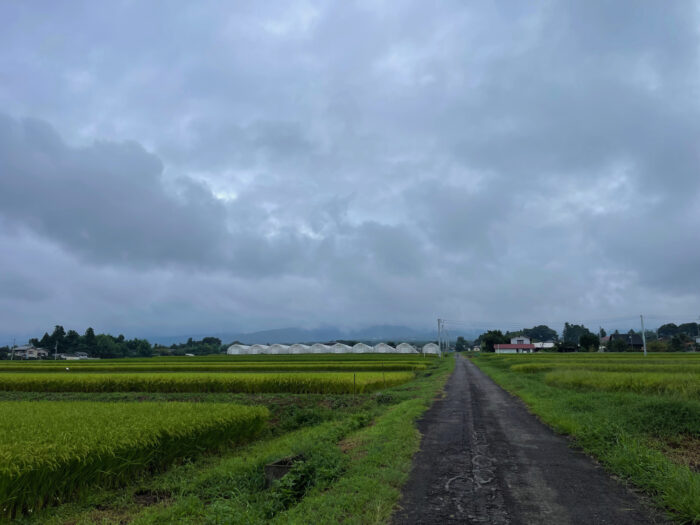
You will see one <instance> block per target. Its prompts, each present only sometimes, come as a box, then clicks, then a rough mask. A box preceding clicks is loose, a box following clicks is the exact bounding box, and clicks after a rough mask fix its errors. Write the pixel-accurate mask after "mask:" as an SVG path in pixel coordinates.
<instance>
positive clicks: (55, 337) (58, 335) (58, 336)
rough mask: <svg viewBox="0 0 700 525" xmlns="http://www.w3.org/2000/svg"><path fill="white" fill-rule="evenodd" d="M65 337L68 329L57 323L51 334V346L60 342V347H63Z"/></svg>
mask: <svg viewBox="0 0 700 525" xmlns="http://www.w3.org/2000/svg"><path fill="white" fill-rule="evenodd" d="M64 337H66V331H65V330H64V329H63V327H62V326H61V325H60V324H57V325H56V326H55V327H54V329H53V333H52V334H51V346H53V345H55V344H56V343H58V344H59V346H60V347H63V338H64Z"/></svg>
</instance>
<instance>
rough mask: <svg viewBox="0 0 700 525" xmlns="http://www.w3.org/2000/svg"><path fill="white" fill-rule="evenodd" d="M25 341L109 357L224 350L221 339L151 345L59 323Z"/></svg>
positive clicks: (6, 353)
mask: <svg viewBox="0 0 700 525" xmlns="http://www.w3.org/2000/svg"><path fill="white" fill-rule="evenodd" d="M29 344H30V345H32V346H34V347H36V348H43V349H45V350H47V351H49V353H50V356H51V357H53V355H54V353H55V352H56V353H59V354H71V355H75V354H78V353H85V354H87V355H88V356H89V357H97V358H100V359H111V358H119V357H151V356H153V355H162V356H166V355H185V354H193V355H206V354H217V353H220V352H222V351H225V349H226V347H225V346H223V345H222V343H221V339H219V338H217V337H204V338H203V339H201V340H199V341H195V340H193V339H192V338H191V337H190V338H189V339H188V340H187V342H186V343H180V344H172V345H170V346H164V345H158V344H156V345H152V344H151V343H150V342H149V341H148V340H147V339H139V338H133V339H127V338H125V337H124V336H123V335H121V334H120V335H118V336H113V335H111V334H95V331H94V330H93V329H92V328H88V329H87V330H85V332H84V333H83V334H79V333H78V332H77V331H75V330H68V331H66V330H65V329H64V328H63V326H61V325H56V326H54V329H53V331H52V332H51V333H50V334H49V333H48V332H45V333H44V335H43V336H42V337H41V338H37V337H33V338H31V339H29ZM11 354H12V348H10V347H9V346H3V347H0V359H7V358H9V357H10V356H11Z"/></svg>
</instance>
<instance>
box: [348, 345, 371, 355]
mask: <svg viewBox="0 0 700 525" xmlns="http://www.w3.org/2000/svg"><path fill="white" fill-rule="evenodd" d="M372 352H374V348H372V347H371V346H369V345H366V344H364V343H357V344H356V345H355V346H353V347H352V353H353V354H371V353H372Z"/></svg>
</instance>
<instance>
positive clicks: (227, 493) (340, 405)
mask: <svg viewBox="0 0 700 525" xmlns="http://www.w3.org/2000/svg"><path fill="white" fill-rule="evenodd" d="M432 364H433V365H434V367H433V368H430V369H428V370H426V371H419V372H418V373H417V374H416V378H415V379H414V380H413V381H410V382H408V383H405V384H403V385H400V386H395V387H393V388H387V389H386V390H382V391H381V392H375V393H373V394H363V395H358V396H356V397H353V396H347V395H346V396H316V397H315V399H314V400H308V401H306V402H304V401H302V399H303V398H304V397H312V396H289V395H283V396H282V395H278V396H274V395H268V396H266V395H257V396H248V402H249V403H251V404H262V405H265V406H267V407H268V408H269V409H270V412H271V420H270V423H271V426H272V427H273V428H276V430H273V431H271V433H270V434H268V436H267V437H266V438H265V439H262V440H258V441H256V442H254V443H252V444H250V445H248V446H245V447H244V448H239V449H235V450H229V451H228V452H224V453H222V454H219V455H208V456H204V457H200V458H199V459H197V460H194V461H191V462H187V463H184V464H181V465H177V466H175V467H173V468H171V469H169V470H168V471H167V472H165V473H163V474H159V475H156V476H150V477H149V476H145V477H143V478H142V479H141V480H139V481H138V482H136V483H132V484H131V485H129V486H127V487H126V488H125V489H122V490H119V491H95V492H94V493H91V494H88V495H86V497H85V498H83V499H82V500H81V501H78V502H74V503H71V504H66V505H62V506H60V507H57V508H55V509H47V510H45V511H42V512H40V513H38V514H37V515H35V516H28V517H24V518H22V520H20V522H21V523H32V524H36V523H42V524H44V523H45V524H47V525H53V524H59V523H60V524H63V523H71V524H73V525H80V524H88V523H105V524H108V523H114V524H116V523H127V522H128V523H137V524H156V523H157V524H165V523H231V524H239V523H240V524H244V523H245V524H258V523H259V524H262V523H339V522H343V523H382V522H385V521H386V520H387V519H388V518H389V516H390V514H391V511H392V509H393V507H394V506H395V504H396V502H397V501H398V498H399V496H400V487H401V485H402V484H403V482H404V481H405V480H406V479H407V476H408V473H409V471H410V468H411V460H412V456H413V453H414V452H415V451H416V450H417V448H418V445H419V443H420V435H419V433H418V431H417V429H416V426H415V420H416V419H417V418H418V417H419V416H420V415H421V414H422V413H423V412H424V411H425V410H426V409H427V408H428V407H429V406H430V404H431V402H432V399H433V398H434V397H435V395H436V393H437V392H438V391H439V390H440V389H441V388H442V386H443V385H444V382H445V381H446V379H447V376H448V375H449V372H450V371H451V370H452V368H453V366H454V360H453V359H452V358H447V359H442V360H435V361H433V363H432ZM13 394H15V393H13ZM54 395H56V394H54ZM63 395H67V394H63ZM75 395H76V394H72V395H71V396H75ZM103 395H104V394H103ZM112 395H114V394H112ZM154 395H155V396H163V395H164V394H154ZM170 395H171V396H172V394H170ZM179 395H182V394H179ZM121 396H123V394H116V395H115V398H114V399H115V401H116V400H117V399H119V398H120V397H121ZM228 396H232V397H233V396H234V395H221V394H207V395H204V396H203V397H201V399H202V402H203V403H209V402H225V401H226V400H227V398H228ZM187 397H188V398H189V399H191V397H189V396H187ZM241 397H246V396H241V395H238V396H235V398H236V402H237V403H241ZM290 397H294V398H295V400H293V401H289V400H288V399H289V398H290ZM158 398H159V399H162V398H160V397H158ZM35 399H41V396H39V397H38V398H37V397H35ZM71 399H75V397H71ZM129 399H131V400H135V399H138V397H137V396H135V395H134V396H133V397H129ZM119 400H123V399H119ZM285 400H287V401H285ZM284 403H286V404H284ZM243 404H247V403H243ZM280 404H283V408H275V407H276V406H278V405H280ZM295 426H296V427H295ZM283 427H284V428H283ZM294 428H296V430H295V429H294ZM286 457H297V458H300V459H299V460H298V461H297V462H296V463H295V464H294V466H293V468H292V471H291V472H290V473H289V474H287V475H286V476H285V477H284V478H282V479H281V480H279V481H276V482H273V483H272V484H271V485H269V486H268V485H267V484H266V482H265V478H264V475H263V466H264V465H265V464H267V463H269V462H272V461H276V460H279V459H281V458H286Z"/></svg>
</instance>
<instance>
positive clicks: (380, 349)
mask: <svg viewBox="0 0 700 525" xmlns="http://www.w3.org/2000/svg"><path fill="white" fill-rule="evenodd" d="M374 352H375V353H376V354H393V353H395V352H396V349H395V348H394V347H393V346H389V345H388V344H386V343H379V344H378V345H374Z"/></svg>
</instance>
